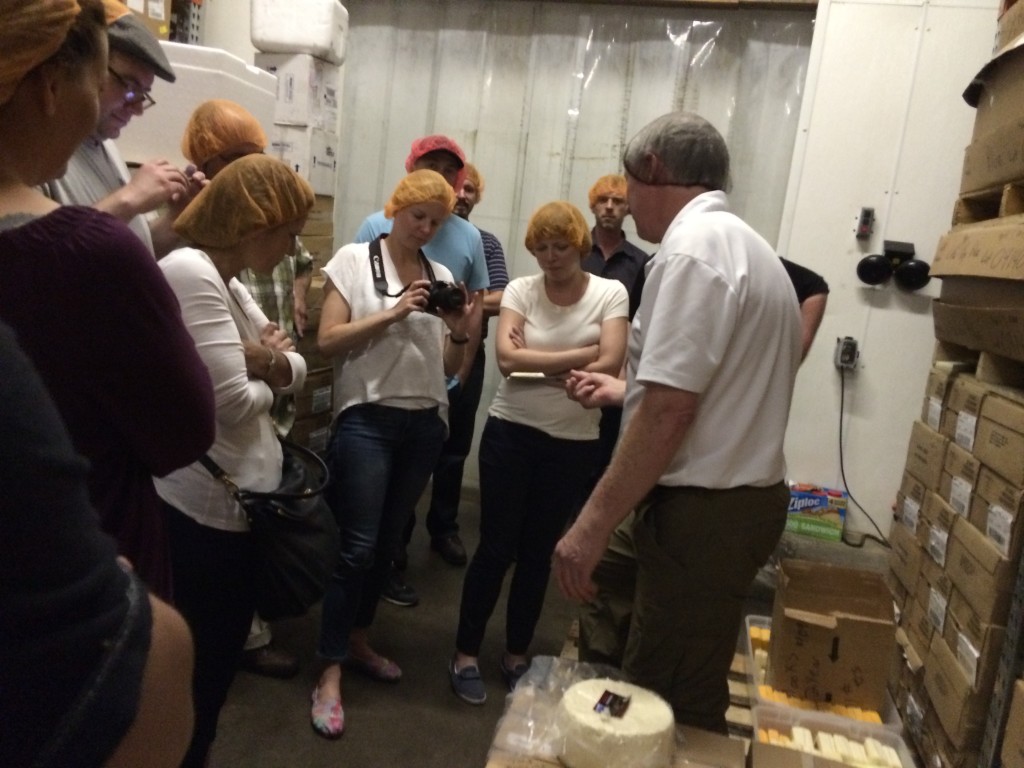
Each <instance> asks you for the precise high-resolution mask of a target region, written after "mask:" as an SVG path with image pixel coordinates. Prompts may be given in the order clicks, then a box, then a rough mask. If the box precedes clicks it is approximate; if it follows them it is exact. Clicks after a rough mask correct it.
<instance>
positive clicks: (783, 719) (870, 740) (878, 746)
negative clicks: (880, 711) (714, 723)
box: [751, 706, 916, 768]
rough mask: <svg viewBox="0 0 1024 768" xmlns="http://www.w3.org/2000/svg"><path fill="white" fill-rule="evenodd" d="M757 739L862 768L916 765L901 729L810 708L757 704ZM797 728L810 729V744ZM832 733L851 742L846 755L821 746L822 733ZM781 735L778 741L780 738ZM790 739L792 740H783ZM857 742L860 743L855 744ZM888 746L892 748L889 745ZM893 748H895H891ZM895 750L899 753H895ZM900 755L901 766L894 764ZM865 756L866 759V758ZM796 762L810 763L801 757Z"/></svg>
mask: <svg viewBox="0 0 1024 768" xmlns="http://www.w3.org/2000/svg"><path fill="white" fill-rule="evenodd" d="M751 719H752V722H753V728H754V736H753V738H754V741H755V742H757V743H762V744H764V743H768V744H771V743H775V744H776V745H777V746H785V747H787V748H789V749H793V750H796V751H798V752H800V753H802V755H813V756H816V757H823V758H827V759H831V760H838V762H844V763H847V764H848V765H851V766H853V765H856V766H858V768H865V766H877V767H878V768H916V763H915V762H914V756H913V754H912V753H911V751H910V749H909V748H908V747H907V744H906V742H905V741H903V738H902V737H901V736H900V734H899V733H897V732H895V731H891V730H887V729H884V728H879V727H878V726H877V725H876V726H870V725H868V724H867V723H861V722H858V721H856V720H850V719H849V718H839V717H836V716H834V715H828V714H826V713H824V712H809V711H805V710H800V709H791V708H782V707H766V706H757V707H754V709H753V712H752V717H751ZM794 728H797V729H801V728H802V729H805V730H806V731H809V732H810V740H811V745H810V748H809V749H808V748H804V749H801V748H800V747H799V746H798V742H799V739H797V738H796V736H795V734H794ZM823 735H824V736H826V737H832V743H833V744H835V742H836V741H838V739H836V738H835V737H842V739H844V740H845V741H846V742H847V744H848V745H849V746H844V747H843V752H844V755H843V756H841V757H838V758H837V757H836V756H835V755H826V754H824V753H823V752H822V750H821V749H820V745H822V743H823V742H822V741H821V737H822V736H823ZM776 739H777V741H776ZM785 740H788V741H789V742H790V743H789V744H784V743H783V742H784V741H785ZM854 745H857V746H854ZM885 748H888V749H885ZM858 749H859V750H863V752H864V754H863V755H857V756H856V757H854V756H853V755H852V751H853V750H858ZM889 750H891V752H890V751H889ZM893 752H894V753H895V755H893ZM895 757H898V758H899V766H896V765H894V764H893V761H894V758H895ZM862 758H863V759H862ZM796 765H801V766H803V765H808V763H807V762H806V760H804V759H803V758H802V757H801V760H800V762H799V763H796Z"/></svg>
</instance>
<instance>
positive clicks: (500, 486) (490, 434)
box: [448, 201, 629, 704]
mask: <svg viewBox="0 0 1024 768" xmlns="http://www.w3.org/2000/svg"><path fill="white" fill-rule="evenodd" d="M526 247H527V249H528V250H529V251H530V253H532V254H533V256H534V258H536V259H537V264H538V265H539V266H540V273H539V274H536V275H531V276H529V277H520V278H518V279H516V280H513V281H512V282H510V283H509V284H508V285H507V286H506V287H505V293H504V295H503V296H502V299H501V311H500V313H499V315H498V332H497V334H495V337H496V340H497V341H496V344H497V354H498V368H499V369H500V370H501V372H502V374H503V375H504V376H505V377H506V378H505V380H503V381H502V382H501V384H500V385H499V386H498V391H497V393H496V394H495V397H494V401H493V402H492V403H491V407H490V410H489V411H488V417H487V423H486V425H485V426H484V431H483V434H482V435H481V438H480V451H479V454H480V544H479V546H478V547H477V550H476V552H475V553H474V554H473V559H472V561H471V562H470V564H469V568H468V570H467V571H466V578H465V580H464V582H463V585H462V605H461V607H460V609H459V629H458V634H457V636H456V639H455V649H456V653H455V655H454V657H453V658H452V660H451V662H450V665H449V669H448V673H449V676H450V679H451V685H452V689H453V690H454V691H455V694H456V695H457V696H458V697H459V698H460V699H462V700H463V701H465V702H468V703H470V704H483V703H484V701H485V700H486V698H487V694H486V691H485V689H484V684H483V680H482V678H481V676H480V669H479V667H478V664H477V659H478V656H479V654H480V646H481V644H482V642H483V638H484V631H485V630H486V628H487V621H488V619H490V617H491V613H492V612H493V611H494V606H495V605H496V604H497V602H498V596H499V594H500V592H501V587H502V583H503V581H504V579H505V574H506V572H507V571H508V569H509V568H510V567H512V565H513V563H514V564H515V570H514V572H513V576H512V584H511V585H510V588H509V595H508V606H507V608H506V617H505V653H504V654H503V655H502V658H501V661H500V664H499V668H500V670H501V674H502V677H503V678H504V680H505V683H506V685H507V686H508V688H509V689H510V690H511V689H512V688H513V687H515V684H516V682H517V681H518V680H519V678H520V677H521V676H522V675H523V674H524V673H525V672H526V670H527V668H528V666H529V660H528V657H527V655H526V654H527V650H528V649H529V645H530V642H531V641H532V640H533V631H534V629H535V628H536V626H537V620H538V618H539V617H540V611H541V608H542V607H543V605H544V593H545V591H546V589H547V585H548V577H549V575H550V573H551V553H552V552H553V551H554V548H555V544H556V543H557V542H558V538H559V537H560V536H561V535H562V529H563V528H564V527H565V524H566V521H567V520H568V519H569V514H570V512H571V511H572V509H573V507H574V506H575V504H576V503H577V501H578V499H579V496H580V493H581V492H582V490H583V487H584V483H585V482H586V481H587V478H588V477H589V475H590V473H592V472H593V471H594V467H595V465H596V463H597V459H598V451H599V447H598V446H599V440H598V422H599V420H600V416H601V412H600V411H599V410H586V409H585V408H583V406H581V405H580V404H579V403H577V402H575V401H573V400H570V399H569V398H567V397H566V396H565V389H564V386H563V385H562V380H563V379H564V378H565V376H566V375H567V374H568V372H569V371H570V370H571V369H577V370H585V371H602V372H604V373H608V374H613V375H614V374H617V373H618V372H619V368H621V367H622V361H623V358H624V357H625V354H626V331H627V319H626V318H627V315H628V313H629V296H628V295H627V293H626V289H625V288H623V287H622V284H621V283H620V282H618V281H617V280H608V279H605V278H602V277H597V276H596V275H591V274H588V273H586V272H584V271H583V268H582V266H581V262H582V259H583V258H584V257H585V256H586V255H587V254H589V253H590V248H591V241H590V229H589V228H588V226H587V223H586V221H585V220H584V218H583V214H582V213H580V211H579V210H578V209H577V208H576V207H575V206H573V205H571V204H570V203H567V202H563V201H556V202H552V203H547V204H546V205H543V206H541V207H540V208H539V209H537V211H536V212H535V213H534V214H533V216H532V217H531V218H530V223H529V224H528V225H527V229H526Z"/></svg>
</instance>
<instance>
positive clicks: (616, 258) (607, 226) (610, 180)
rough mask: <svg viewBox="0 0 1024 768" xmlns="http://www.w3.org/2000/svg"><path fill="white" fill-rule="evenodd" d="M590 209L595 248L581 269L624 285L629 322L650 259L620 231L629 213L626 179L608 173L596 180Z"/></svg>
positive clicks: (591, 192)
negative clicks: (627, 300) (626, 294)
mask: <svg viewBox="0 0 1024 768" xmlns="http://www.w3.org/2000/svg"><path fill="white" fill-rule="evenodd" d="M590 210H591V211H593V213H594V228H593V230H591V233H590V236H591V240H593V243H594V246H593V247H592V248H591V249H590V255H589V256H587V257H586V258H585V259H583V269H584V270H585V271H587V272H589V273H590V274H592V275H598V276H599V277H607V278H610V279H613V280H618V281H619V282H620V283H622V284H623V285H624V286H626V290H627V291H629V319H630V320H632V319H633V314H634V313H635V312H636V308H637V307H638V306H639V305H640V293H641V292H642V291H643V287H644V265H645V264H647V262H648V261H649V260H650V258H651V257H650V254H647V253H645V252H644V251H642V250H640V249H639V248H637V247H636V246H635V245H633V244H632V243H631V242H629V241H628V240H627V239H626V233H625V232H623V231H622V222H623V221H624V220H625V218H626V216H627V215H628V214H629V204H628V203H627V202H626V178H625V177H624V176H620V175H619V174H609V175H607V176H602V177H601V178H600V179H598V180H597V181H595V182H594V186H592V187H591V188H590Z"/></svg>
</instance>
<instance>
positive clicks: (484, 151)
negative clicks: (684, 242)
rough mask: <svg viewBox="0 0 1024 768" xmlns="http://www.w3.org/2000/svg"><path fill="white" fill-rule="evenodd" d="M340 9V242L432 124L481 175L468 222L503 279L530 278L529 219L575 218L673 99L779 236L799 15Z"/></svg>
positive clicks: (794, 101)
mask: <svg viewBox="0 0 1024 768" xmlns="http://www.w3.org/2000/svg"><path fill="white" fill-rule="evenodd" d="M346 7H347V8H348V10H349V14H350V21H351V30H350V38H349V44H348V54H347V58H346V62H345V93H344V97H343V99H342V105H343V111H342V137H341V145H340V155H341V156H340V158H339V171H340V174H341V176H342V179H341V183H340V187H339V189H340V195H341V198H342V199H341V200H339V201H338V202H339V208H340V210H341V212H342V214H341V223H342V228H341V230H340V231H339V232H338V233H337V243H338V245H341V244H343V243H345V242H347V241H348V238H351V237H352V235H353V234H354V233H355V231H356V229H357V227H358V226H359V223H360V222H361V221H362V219H363V218H364V217H365V216H366V215H367V214H369V213H371V212H373V211H376V210H379V209H381V208H382V207H383V204H384V201H385V199H386V198H387V196H388V195H389V194H390V192H391V190H392V189H393V187H394V185H395V183H397V181H398V179H400V178H401V176H402V175H403V174H404V167H403V164H404V160H405V157H406V155H407V153H408V150H409V145H410V142H411V141H412V140H413V139H414V138H416V137H418V136H422V135H427V134H431V133H444V134H447V135H449V136H451V137H452V138H454V139H455V140H456V141H458V142H459V143H460V145H461V146H462V147H463V149H464V150H465V152H466V154H467V156H468V157H469V158H470V159H471V160H472V161H473V162H475V163H476V165H477V166H478V167H479V169H480V170H481V172H482V173H483V175H484V177H485V182H486V188H485V191H484V195H483V200H482V202H481V203H480V204H479V206H478V207H477V209H476V210H475V211H474V212H473V214H472V216H471V220H472V221H473V223H475V224H476V225H477V226H479V227H481V228H482V229H486V230H488V231H491V232H493V233H494V234H496V235H497V236H498V238H499V240H501V241H502V243H503V244H504V246H505V251H506V255H507V259H508V266H509V272H510V274H511V275H512V276H519V275H524V274H531V273H533V272H535V271H536V262H535V261H534V260H533V259H532V257H531V256H530V254H529V253H528V252H527V251H526V249H525V247H524V246H523V245H522V240H523V235H524V232H525V227H526V222H527V220H528V219H529V217H530V214H531V213H532V212H533V211H534V210H535V209H536V208H537V207H538V206H539V205H541V204H543V203H545V202H548V201H550V200H553V199H566V200H569V201H571V202H573V203H574V204H576V205H577V206H578V207H579V208H580V209H581V210H582V211H583V212H584V214H585V215H586V216H587V218H588V219H590V218H591V216H590V214H589V212H588V211H587V190H588V189H589V187H590V185H591V184H592V183H593V181H594V180H595V179H596V178H598V177H599V176H601V175H603V174H605V173H615V172H620V171H621V161H620V158H621V152H622V148H623V146H624V145H625V143H626V141H628V139H629V138H630V137H631V136H632V135H633V134H634V133H635V132H636V131H637V130H638V129H639V128H641V127H642V126H643V125H644V124H646V123H647V122H649V121H650V120H651V119H653V118H655V117H657V116H658V115H660V114H663V113H665V112H668V111H671V110H674V109H686V110H689V111H694V112H697V113H699V114H701V115H703V116H704V117H706V118H708V119H709V120H711V122H712V123H714V124H715V126H716V127H718V129H719V130H720V131H722V133H723V135H724V136H725V137H726V140H727V141H728V144H729V147H730V151H731V153H732V160H733V174H732V175H733V189H732V193H731V200H732V203H733V207H734V209H735V210H736V212H737V213H738V214H739V215H741V216H743V217H744V218H745V219H746V220H747V221H748V222H750V224H751V225H752V226H754V227H755V228H756V229H757V230H758V231H760V232H761V234H762V235H764V237H766V238H767V239H768V240H769V242H772V243H774V242H775V241H776V238H777V235H778V229H779V221H780V218H781V215H782V207H783V203H784V199H785V193H786V184H787V182H788V177H789V169H790V163H791V158H792V153H793V145H794V140H795V137H796V134H797V129H798V119H799V114H800V101H801V98H802V95H803V84H804V78H805V75H806V70H807V62H808V54H809V51H810V44H811V36H812V31H813V13H812V12H809V11H778V10H751V9H743V10H738V9H715V8H699V7H696V8H687V7H680V8H663V7H657V8H654V7H643V6H622V5H617V4H609V5H596V4H579V3H564V2H517V1H515V0H489V1H481V0H446V1H439V0H349V1H348V2H347V3H346ZM631 226H632V221H631V219H627V221H626V230H627V236H630V237H631V239H634V240H635V239H636V238H635V237H634V234H635V233H634V232H633V231H632V230H631ZM654 249H655V248H654V246H649V247H648V250H650V251H652V252H653V250H654Z"/></svg>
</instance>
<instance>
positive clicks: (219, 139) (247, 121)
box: [181, 99, 267, 168]
mask: <svg viewBox="0 0 1024 768" xmlns="http://www.w3.org/2000/svg"><path fill="white" fill-rule="evenodd" d="M250 146H251V147H259V151H260V152H262V151H263V150H264V149H266V148H267V134H265V133H264V132H263V126H261V125H260V121H259V120H257V119H256V118H255V117H254V116H253V115H252V113H251V112H249V110H247V109H246V108H245V107H243V106H242V105H241V104H236V103H235V102H233V101H228V100H227V99H210V100H209V101H204V102H203V103H202V104H200V105H199V106H198V107H196V108H195V110H194V111H193V112H192V116H191V117H190V118H189V119H188V124H187V125H186V126H185V135H184V136H182V139H181V154H183V155H184V156H185V157H186V158H187V159H188V160H189V161H190V162H193V163H195V164H196V165H197V166H198V167H199V168H202V167H203V166H204V165H206V163H207V162H209V161H210V160H212V159H213V158H214V157H216V156H217V155H220V154H223V153H225V152H228V151H230V150H233V149H242V148H244V147H250Z"/></svg>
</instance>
